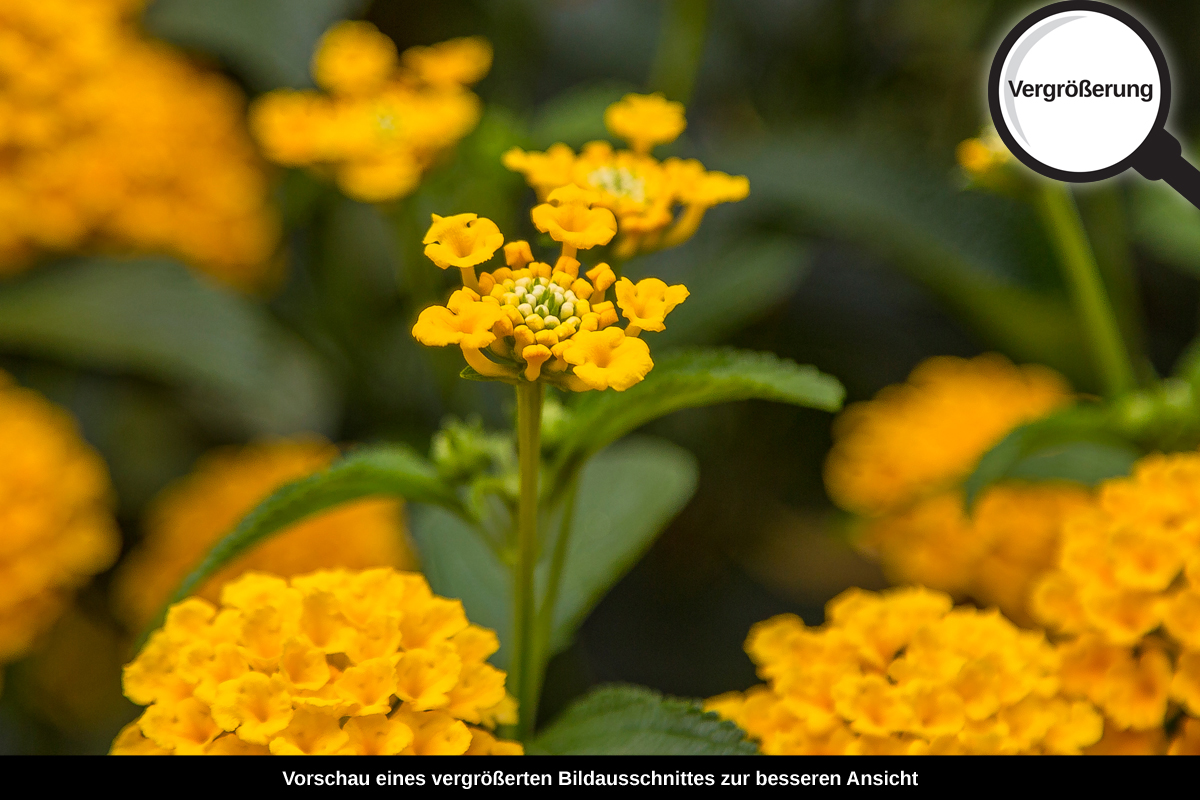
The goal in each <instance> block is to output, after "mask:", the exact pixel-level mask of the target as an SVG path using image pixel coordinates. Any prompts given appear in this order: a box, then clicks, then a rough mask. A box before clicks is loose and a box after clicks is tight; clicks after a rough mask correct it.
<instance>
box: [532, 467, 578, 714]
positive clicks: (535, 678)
mask: <svg viewBox="0 0 1200 800" xmlns="http://www.w3.org/2000/svg"><path fill="white" fill-rule="evenodd" d="M578 491H579V475H578V473H576V474H575V476H574V477H572V478H571V481H570V483H569V484H568V485H567V496H566V499H565V500H564V501H563V516H562V522H561V523H560V525H559V529H558V539H557V540H556V541H555V542H554V553H553V554H552V555H551V557H550V577H549V580H548V581H547V582H546V593H545V594H544V595H543V596H542V602H541V605H539V606H538V611H537V622H536V627H535V629H534V633H533V646H532V648H531V656H530V659H529V661H528V665H529V673H530V679H531V681H532V682H534V683H536V684H537V686H538V693H539V694H540V692H541V685H542V680H543V679H544V678H545V676H546V662H547V661H548V660H549V653H550V636H551V634H552V633H553V630H554V607H555V606H556V605H557V604H558V589H559V586H560V584H561V583H562V573H563V567H564V565H565V564H566V563H567V550H568V549H569V545H570V542H571V528H572V527H574V525H575V497H576V495H577V494H578Z"/></svg>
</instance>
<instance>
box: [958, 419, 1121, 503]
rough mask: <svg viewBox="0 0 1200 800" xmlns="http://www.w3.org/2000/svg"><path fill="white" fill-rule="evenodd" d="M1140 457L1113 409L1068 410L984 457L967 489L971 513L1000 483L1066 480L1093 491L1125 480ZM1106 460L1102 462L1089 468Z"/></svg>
mask: <svg viewBox="0 0 1200 800" xmlns="http://www.w3.org/2000/svg"><path fill="white" fill-rule="evenodd" d="M1140 455H1141V452H1140V450H1139V449H1138V448H1137V447H1135V446H1134V445H1133V444H1132V443H1131V442H1129V441H1127V440H1126V439H1125V438H1123V437H1122V436H1121V435H1120V434H1119V433H1117V432H1116V430H1115V428H1114V424H1113V415H1112V413H1111V411H1110V410H1109V409H1108V408H1106V407H1104V406H1074V407H1071V408H1066V409H1063V410H1061V411H1058V412H1055V413H1054V414H1051V415H1050V416H1048V417H1046V418H1045V419H1040V420H1036V421H1034V422H1030V423H1028V424H1026V425H1022V426H1020V427H1018V428H1016V429H1015V430H1013V431H1012V432H1011V433H1009V434H1008V435H1007V436H1005V437H1004V438H1003V439H1001V440H1000V442H999V443H998V444H996V445H995V446H994V447H992V449H990V450H988V452H986V453H984V455H983V457H982V458H981V459H980V460H979V463H978V464H976V466H975V470H974V471H973V472H972V473H971V475H970V477H968V478H967V480H966V482H965V483H964V484H963V488H964V490H965V492H966V503H967V507H968V508H970V507H972V506H973V505H974V503H975V501H976V500H977V499H978V498H979V494H980V492H982V491H983V490H984V489H986V488H987V487H988V486H990V485H992V484H993V483H996V482H997V481H1002V480H1005V479H1008V478H1041V479H1049V478H1063V479H1067V480H1076V481H1078V482H1080V483H1087V484H1089V485H1090V484H1092V483H1095V482H1097V481H1098V480H1103V479H1104V478H1109V477H1113V476H1114V475H1120V474H1124V473H1125V472H1126V471H1128V468H1129V466H1130V465H1132V463H1133V461H1135V460H1136V459H1137V458H1138V457H1140ZM1101 456H1102V457H1103V458H1102V460H1100V461H1096V462H1094V463H1089V462H1088V459H1089V458H1091V459H1095V458H1098V457H1101ZM1072 473H1073V474H1072Z"/></svg>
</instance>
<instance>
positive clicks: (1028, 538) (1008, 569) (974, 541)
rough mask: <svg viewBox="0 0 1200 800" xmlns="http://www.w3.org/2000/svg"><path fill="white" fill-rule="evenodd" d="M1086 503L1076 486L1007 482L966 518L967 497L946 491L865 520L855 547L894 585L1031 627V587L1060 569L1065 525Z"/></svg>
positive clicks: (987, 491)
mask: <svg viewBox="0 0 1200 800" xmlns="http://www.w3.org/2000/svg"><path fill="white" fill-rule="evenodd" d="M1089 497H1090V495H1089V492H1088V491H1087V490H1086V489H1084V488H1083V487H1082V486H1079V485H1077V484H1071V483H1065V482H1063V483H1032V484H1024V483H1005V484H999V485H995V486H991V487H989V488H987V489H985V490H984V491H983V493H982V494H981V495H980V497H979V499H978V501H977V502H976V505H975V507H974V508H973V509H972V510H971V512H970V513H969V514H968V513H967V511H966V509H965V508H964V507H963V497H962V492H961V491H959V490H951V491H946V492H943V493H941V494H937V495H934V496H932V497H928V498H925V499H923V500H920V501H918V502H917V503H916V504H914V505H913V506H911V507H910V508H907V509H905V510H903V511H898V512H896V513H894V514H889V515H887V516H883V517H876V518H873V519H867V520H863V521H861V522H860V528H859V537H858V544H859V546H860V547H861V548H862V549H863V550H866V551H867V552H869V553H871V554H873V555H874V556H876V557H877V558H878V559H879V561H880V563H881V564H882V565H883V568H884V572H885V574H886V575H887V577H888V579H889V581H891V582H892V583H897V584H919V585H922V586H928V587H930V588H932V589H938V590H940V591H943V592H949V593H950V594H951V595H954V596H955V597H958V598H968V597H969V598H971V599H973V600H975V601H976V602H977V603H979V604H980V605H983V606H997V607H999V608H1000V610H1001V611H1003V612H1004V614H1005V615H1006V616H1007V617H1008V618H1009V619H1012V620H1014V621H1015V622H1017V623H1019V624H1021V625H1030V624H1032V621H1033V620H1032V617H1031V615H1030V612H1029V608H1028V600H1029V593H1030V591H1031V589H1032V587H1033V584H1034V582H1035V581H1037V580H1038V579H1040V578H1041V576H1042V575H1044V574H1045V573H1046V572H1047V571H1048V570H1050V569H1051V568H1052V567H1053V566H1054V564H1055V561H1056V559H1057V557H1058V538H1059V531H1060V529H1061V527H1062V522H1063V520H1064V519H1065V518H1066V517H1067V516H1068V515H1069V514H1071V513H1072V512H1074V511H1076V510H1077V509H1079V508H1082V507H1083V506H1084V505H1085V504H1086V503H1087V502H1088V500H1089Z"/></svg>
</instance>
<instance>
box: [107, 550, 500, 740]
mask: <svg viewBox="0 0 1200 800" xmlns="http://www.w3.org/2000/svg"><path fill="white" fill-rule="evenodd" d="M498 648H499V641H498V640H497V639H496V636H495V634H494V633H492V632H491V631H488V630H486V629H484V628H479V627H477V626H474V625H471V624H470V623H469V622H468V621H467V617H466V615H465V614H464V613H463V610H462V603H461V602H460V601H458V600H447V599H445V598H443V597H438V596H437V595H434V594H433V593H432V592H431V591H430V589H429V585H428V584H427V583H426V582H425V579H424V578H423V577H422V576H420V575H417V574H415V573H406V572H396V571H394V570H392V569H390V568H379V569H370V570H363V571H353V570H322V571H319V572H313V573H309V574H307V575H298V576H294V577H293V578H292V579H291V580H290V581H289V580H285V579H283V578H280V577H278V576H275V575H270V574H267V573H262V572H248V573H245V574H244V575H242V576H241V577H240V578H238V579H236V580H235V581H232V582H230V583H228V584H226V585H225V587H224V589H223V590H222V592H221V604H220V607H217V606H214V605H213V604H212V603H209V602H208V601H207V600H203V599H201V598H198V597H192V598H188V599H187V600H184V601H183V602H181V603H177V604H175V605H173V606H171V609H170V611H169V612H168V614H167V619H166V623H165V624H164V625H163V627H162V628H161V629H159V630H157V631H155V632H154V633H153V634H152V635H151V637H150V640H149V641H148V642H147V643H146V646H145V647H144V648H143V649H142V652H141V653H139V654H138V656H137V658H136V659H134V661H133V662H132V663H130V664H128V665H126V667H125V671H124V686H125V694H126V695H127V696H128V697H129V698H130V699H131V700H133V701H134V702H135V703H138V704H140V705H145V706H148V707H147V708H146V710H145V711H144V712H143V713H142V715H141V716H140V717H139V718H138V719H137V720H135V721H134V722H132V723H130V724H129V725H128V726H127V727H126V728H125V729H124V730H122V731H121V733H120V734H118V736H117V738H116V740H114V742H113V745H112V750H111V752H112V753H113V754H115V755H132V754H142V753H162V754H171V753H173V754H177V755H184V754H223V753H245V754H262V755H265V754H268V753H270V754H276V755H316V754H339V755H376V754H388V755H396V754H401V755H403V754H419V755H462V754H465V753H467V752H483V751H486V752H494V753H514V754H519V753H520V752H521V747H520V745H519V744H517V743H515V742H498V741H496V740H495V739H494V738H492V737H491V736H490V735H488V734H486V732H485V731H483V730H481V729H479V728H476V727H474V726H477V725H483V726H485V727H492V726H494V724H495V723H496V722H497V721H499V722H504V723H512V722H515V717H513V716H512V714H511V711H512V706H511V701H510V700H509V699H508V698H507V696H506V694H505V688H504V679H505V675H504V673H503V672H501V671H500V670H497V669H496V668H495V667H492V666H491V665H490V664H488V663H487V662H486V659H487V657H488V656H490V655H491V654H492V653H494V652H495V651H496V650H497V649H498Z"/></svg>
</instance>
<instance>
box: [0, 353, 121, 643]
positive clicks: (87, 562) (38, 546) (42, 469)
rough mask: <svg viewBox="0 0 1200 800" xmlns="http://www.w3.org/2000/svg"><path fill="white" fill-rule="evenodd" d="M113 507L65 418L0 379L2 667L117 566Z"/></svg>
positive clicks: (104, 480)
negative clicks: (75, 596) (85, 587)
mask: <svg viewBox="0 0 1200 800" xmlns="http://www.w3.org/2000/svg"><path fill="white" fill-rule="evenodd" d="M112 504H113V500H112V490H111V488H110V486H109V482H108V471H107V469H106V468H105V466H104V462H103V461H102V460H101V459H100V456H99V455H97V454H96V452H95V451H94V450H92V449H91V448H90V447H89V446H88V445H87V444H86V443H84V442H83V441H82V440H81V439H80V438H79V433H78V431H77V430H76V428H75V424H74V422H73V421H72V420H71V418H70V417H69V416H68V415H67V413H66V412H65V411H63V410H62V409H60V408H57V407H55V406H53V405H51V404H50V403H49V402H48V401H47V400H46V399H45V398H43V397H42V396H41V395H39V394H36V393H35V392H32V391H30V390H28V389H21V388H18V387H16V386H14V385H13V384H12V382H11V379H10V378H9V377H8V376H7V375H5V374H4V373H2V372H0V664H3V663H4V662H7V661H11V660H13V659H15V658H18V657H20V656H21V655H22V654H24V653H25V652H26V651H27V650H28V649H29V646H30V645H31V644H32V643H33V641H34V640H35V639H36V638H37V637H38V636H39V635H41V634H42V633H44V632H45V631H46V630H47V629H48V628H49V627H50V625H51V624H52V623H53V622H54V620H55V619H56V618H57V617H58V616H59V614H60V613H62V611H63V608H64V606H65V605H66V604H67V602H68V601H69V600H70V597H71V592H72V590H73V589H75V588H76V587H77V586H79V585H80V584H82V583H84V582H85V581H86V580H87V579H88V578H89V577H90V576H92V575H94V574H95V573H97V572H100V571H102V570H104V569H105V568H106V567H108V566H109V565H110V564H111V563H112V562H113V561H114V560H115V559H116V557H117V552H118V550H119V549H120V543H121V540H120V535H119V534H118V532H117V528H116V524H115V523H114V521H113V518H112Z"/></svg>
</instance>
